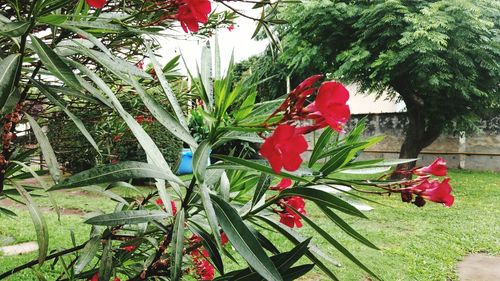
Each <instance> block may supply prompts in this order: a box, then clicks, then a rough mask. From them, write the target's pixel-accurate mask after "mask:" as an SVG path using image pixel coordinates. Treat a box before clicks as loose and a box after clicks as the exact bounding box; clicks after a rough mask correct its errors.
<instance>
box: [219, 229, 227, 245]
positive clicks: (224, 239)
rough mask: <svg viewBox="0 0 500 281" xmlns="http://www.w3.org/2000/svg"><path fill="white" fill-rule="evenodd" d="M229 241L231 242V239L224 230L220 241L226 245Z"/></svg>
mask: <svg viewBox="0 0 500 281" xmlns="http://www.w3.org/2000/svg"><path fill="white" fill-rule="evenodd" d="M227 242H229V239H228V238H227V235H226V233H224V232H222V233H221V234H220V243H221V244H222V246H224V245H226V244H227Z"/></svg>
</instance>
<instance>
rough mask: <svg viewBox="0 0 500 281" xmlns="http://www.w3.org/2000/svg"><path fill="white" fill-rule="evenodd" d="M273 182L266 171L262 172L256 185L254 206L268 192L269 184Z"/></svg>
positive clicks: (253, 199)
mask: <svg viewBox="0 0 500 281" xmlns="http://www.w3.org/2000/svg"><path fill="white" fill-rule="evenodd" d="M270 184H271V177H270V176H269V175H267V174H265V173H261V174H260V178H259V182H258V183H257V186H256V187H255V193H254V195H253V198H252V208H253V206H255V204H257V202H259V200H260V199H261V198H262V196H264V194H266V191H267V189H268V188H269V185H270Z"/></svg>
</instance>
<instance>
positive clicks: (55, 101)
mask: <svg viewBox="0 0 500 281" xmlns="http://www.w3.org/2000/svg"><path fill="white" fill-rule="evenodd" d="M31 82H32V83H33V85H35V87H37V88H38V89H39V90H40V91H41V92H42V94H44V95H45V96H46V97H47V98H48V99H49V100H50V101H51V102H52V103H53V104H54V105H56V106H58V107H59V108H61V109H62V110H63V111H64V113H66V115H68V117H69V118H70V119H71V121H73V123H74V124H75V125H76V127H77V128H78V129H79V130H80V132H81V133H82V134H83V136H84V137H85V138H86V139H87V140H88V141H89V143H90V144H91V145H92V146H93V147H94V149H95V150H96V151H97V152H98V153H99V154H100V151H99V147H98V146H97V143H96V142H95V140H94V138H93V137H92V135H91V134H90V133H89V131H88V130H87V128H85V125H83V122H82V120H80V118H78V117H77V116H76V115H74V114H73V113H72V112H71V111H69V109H68V107H67V106H66V105H65V104H63V102H61V101H59V100H58V99H57V98H56V96H55V94H54V93H53V92H52V90H51V89H50V88H48V87H47V86H45V85H42V84H40V83H38V81H35V80H34V79H31Z"/></svg>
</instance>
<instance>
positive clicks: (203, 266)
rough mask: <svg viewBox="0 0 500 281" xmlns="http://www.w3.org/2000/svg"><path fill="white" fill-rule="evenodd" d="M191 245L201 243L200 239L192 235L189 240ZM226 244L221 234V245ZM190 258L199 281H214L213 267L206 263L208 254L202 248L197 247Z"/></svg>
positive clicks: (226, 240)
mask: <svg viewBox="0 0 500 281" xmlns="http://www.w3.org/2000/svg"><path fill="white" fill-rule="evenodd" d="M189 241H191V243H193V244H194V243H199V242H201V237H199V236H197V235H195V234H193V235H192V236H191V238H189ZM227 242H228V239H227V236H226V234H225V233H224V232H222V233H221V243H222V245H223V246H224V245H225V244H226V243H227ZM191 258H192V259H193V263H194V266H195V272H196V275H198V277H199V280H213V279H214V267H213V266H212V264H211V263H210V262H208V260H207V258H208V252H207V250H205V249H204V248H203V247H199V248H198V249H195V250H193V251H192V252H191Z"/></svg>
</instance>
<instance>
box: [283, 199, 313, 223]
mask: <svg viewBox="0 0 500 281" xmlns="http://www.w3.org/2000/svg"><path fill="white" fill-rule="evenodd" d="M278 205H280V206H281V207H283V211H280V212H278V214H279V215H280V222H281V223H282V224H284V225H286V226H288V227H294V226H296V227H297V228H300V227H302V222H300V219H301V217H300V216H299V215H298V214H297V213H295V212H294V211H293V210H292V209H290V207H293V208H294V209H295V210H297V212H299V213H301V214H303V215H307V213H306V210H305V206H306V202H305V201H304V198H302V197H300V196H290V197H285V198H283V199H282V200H280V202H279V203H278ZM289 206H290V207H289Z"/></svg>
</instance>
